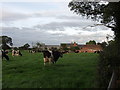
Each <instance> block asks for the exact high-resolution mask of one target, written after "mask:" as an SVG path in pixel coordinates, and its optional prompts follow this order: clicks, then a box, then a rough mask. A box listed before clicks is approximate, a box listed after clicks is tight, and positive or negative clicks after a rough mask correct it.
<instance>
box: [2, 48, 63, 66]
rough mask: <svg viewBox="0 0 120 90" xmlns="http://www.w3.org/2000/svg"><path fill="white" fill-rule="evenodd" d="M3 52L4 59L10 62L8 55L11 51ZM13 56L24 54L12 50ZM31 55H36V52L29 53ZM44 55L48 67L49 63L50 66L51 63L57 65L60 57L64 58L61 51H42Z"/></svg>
mask: <svg viewBox="0 0 120 90" xmlns="http://www.w3.org/2000/svg"><path fill="white" fill-rule="evenodd" d="M1 52H2V59H3V58H5V59H6V60H8V61H9V56H8V53H9V51H7V50H1ZM11 53H12V56H13V57H14V56H22V53H21V52H20V50H12V51H11ZM29 53H35V51H31V52H30V51H29ZM42 53H43V57H44V58H43V60H44V65H46V63H47V62H49V64H51V63H53V64H54V63H56V62H57V60H58V59H59V57H62V56H63V53H62V52H60V51H56V50H44V51H42Z"/></svg>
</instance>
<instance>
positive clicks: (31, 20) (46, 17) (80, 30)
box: [0, 0, 113, 46]
mask: <svg viewBox="0 0 120 90" xmlns="http://www.w3.org/2000/svg"><path fill="white" fill-rule="evenodd" d="M69 1H70V0H69ZM68 3H69V2H64V1H63V0H62V2H56V1H55V0H53V1H52V0H51V1H50V0H45V2H42V1H41V2H2V3H0V10H1V12H0V27H1V31H2V33H1V35H7V36H9V37H11V38H12V39H13V43H14V46H21V45H24V44H25V43H29V44H31V43H32V42H33V43H35V42H42V43H45V44H51V45H59V44H60V43H65V42H66V43H70V42H73V41H75V42H77V43H79V44H85V43H86V42H88V41H89V40H95V41H97V42H102V41H105V40H106V35H107V34H109V35H113V32H112V31H111V30H110V29H109V28H107V27H105V26H96V27H89V26H92V25H94V24H97V23H98V22H95V21H92V20H91V19H86V18H84V17H81V16H79V15H76V14H75V13H73V12H72V11H70V9H69V8H68Z"/></svg>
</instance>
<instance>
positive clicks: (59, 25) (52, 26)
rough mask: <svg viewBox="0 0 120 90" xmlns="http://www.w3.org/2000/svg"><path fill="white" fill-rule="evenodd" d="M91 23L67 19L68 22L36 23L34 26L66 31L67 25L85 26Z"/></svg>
mask: <svg viewBox="0 0 120 90" xmlns="http://www.w3.org/2000/svg"><path fill="white" fill-rule="evenodd" d="M89 24H91V23H89V22H88V23H83V22H80V21H67V22H51V23H48V24H44V25H36V26H34V27H35V28H39V29H44V30H57V29H58V30H60V31H64V28H65V27H70V28H71V27H81V28H83V27H85V26H86V25H89Z"/></svg>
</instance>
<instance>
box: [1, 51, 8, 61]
mask: <svg viewBox="0 0 120 90" xmlns="http://www.w3.org/2000/svg"><path fill="white" fill-rule="evenodd" d="M7 54H8V51H3V50H2V59H3V58H5V59H6V60H7V61H9V57H8V55H7Z"/></svg>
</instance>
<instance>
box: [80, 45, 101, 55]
mask: <svg viewBox="0 0 120 90" xmlns="http://www.w3.org/2000/svg"><path fill="white" fill-rule="evenodd" d="M96 51H102V47H101V46H100V45H84V46H83V47H82V48H81V49H80V50H79V52H88V53H94V52H96Z"/></svg>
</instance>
